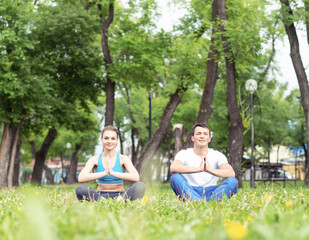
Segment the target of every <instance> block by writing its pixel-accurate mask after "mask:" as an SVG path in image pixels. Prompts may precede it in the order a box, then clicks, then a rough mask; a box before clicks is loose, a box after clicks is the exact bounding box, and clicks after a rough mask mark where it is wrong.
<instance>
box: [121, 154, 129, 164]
mask: <svg viewBox="0 0 309 240" xmlns="http://www.w3.org/2000/svg"><path fill="white" fill-rule="evenodd" d="M119 156H120V161H123V162H125V161H131V159H130V158H129V157H128V156H127V155H123V154H120V153H119Z"/></svg>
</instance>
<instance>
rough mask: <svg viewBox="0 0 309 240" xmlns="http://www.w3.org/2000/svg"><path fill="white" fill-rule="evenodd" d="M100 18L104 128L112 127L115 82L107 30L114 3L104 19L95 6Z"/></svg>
mask: <svg viewBox="0 0 309 240" xmlns="http://www.w3.org/2000/svg"><path fill="white" fill-rule="evenodd" d="M97 7H98V10H99V12H100V18H101V24H102V27H101V45H102V51H103V55H104V62H105V69H106V79H107V82H106V106H105V107H106V109H105V126H107V125H113V122H114V112H115V82H113V81H112V78H111V73H110V72H109V71H110V70H109V66H110V65H111V64H112V57H111V54H110V50H109V46H108V28H109V26H110V25H111V23H112V22H113V19H114V2H112V3H110V4H109V13H108V17H107V19H105V16H104V14H103V13H102V11H101V10H102V9H101V8H102V6H101V4H98V5H97Z"/></svg>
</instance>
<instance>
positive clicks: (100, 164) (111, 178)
mask: <svg viewBox="0 0 309 240" xmlns="http://www.w3.org/2000/svg"><path fill="white" fill-rule="evenodd" d="M104 171H105V168H104V167H103V162H102V153H101V154H100V156H99V160H98V166H97V172H104ZM113 171H114V172H121V173H124V171H123V170H122V168H121V165H120V155H119V153H117V157H116V163H115V166H114V167H113ZM98 182H99V183H103V184H112V183H122V182H123V180H122V179H120V178H117V177H114V176H111V175H110V174H107V175H106V176H104V177H101V178H99V179H98Z"/></svg>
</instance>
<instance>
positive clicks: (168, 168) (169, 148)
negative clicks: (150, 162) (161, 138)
mask: <svg viewBox="0 0 309 240" xmlns="http://www.w3.org/2000/svg"><path fill="white" fill-rule="evenodd" d="M167 150H168V151H167V152H168V154H167V159H168V161H167V179H166V182H168V181H169V180H170V178H171V170H170V167H171V162H172V150H171V134H168V136H167Z"/></svg>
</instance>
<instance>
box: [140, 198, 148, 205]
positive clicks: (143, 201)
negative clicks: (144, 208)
mask: <svg viewBox="0 0 309 240" xmlns="http://www.w3.org/2000/svg"><path fill="white" fill-rule="evenodd" d="M147 200H148V197H147V196H144V197H143V200H142V201H141V204H142V205H145V204H146V202H147Z"/></svg>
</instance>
